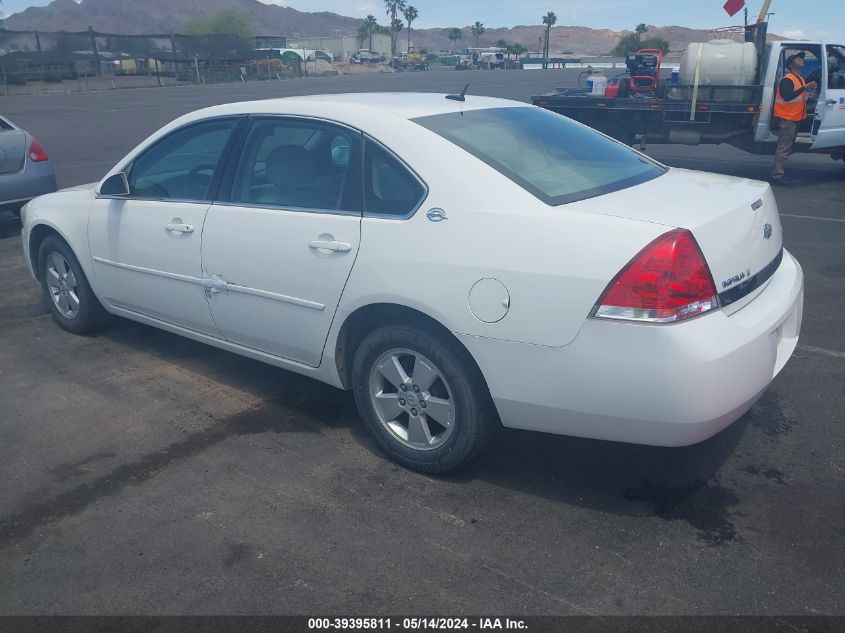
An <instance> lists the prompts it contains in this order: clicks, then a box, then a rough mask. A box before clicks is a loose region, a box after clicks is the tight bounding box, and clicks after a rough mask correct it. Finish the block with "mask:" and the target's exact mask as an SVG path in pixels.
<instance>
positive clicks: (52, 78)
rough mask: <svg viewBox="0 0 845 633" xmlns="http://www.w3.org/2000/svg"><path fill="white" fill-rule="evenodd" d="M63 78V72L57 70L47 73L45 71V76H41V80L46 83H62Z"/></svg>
mask: <svg viewBox="0 0 845 633" xmlns="http://www.w3.org/2000/svg"><path fill="white" fill-rule="evenodd" d="M62 79H63V73H60V72H55V71H50V72H46V73H44V76H43V77H41V80H42V81H43V82H44V83H48V84H60V83H62Z"/></svg>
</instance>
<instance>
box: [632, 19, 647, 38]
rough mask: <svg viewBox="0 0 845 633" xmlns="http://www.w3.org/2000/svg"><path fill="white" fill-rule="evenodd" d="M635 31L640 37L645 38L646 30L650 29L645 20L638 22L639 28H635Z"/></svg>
mask: <svg viewBox="0 0 845 633" xmlns="http://www.w3.org/2000/svg"><path fill="white" fill-rule="evenodd" d="M634 31H635V32H636V34H637V35H638V36H639V38H640V39H643V35H645V33H646V31H648V27H647V26H646V25H645V23H644V22H640V23H639V24H637V28H635V29H634Z"/></svg>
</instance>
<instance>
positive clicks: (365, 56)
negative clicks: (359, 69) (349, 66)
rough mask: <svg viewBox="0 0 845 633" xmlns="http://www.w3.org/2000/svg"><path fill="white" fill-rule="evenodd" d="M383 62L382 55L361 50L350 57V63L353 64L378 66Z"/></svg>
mask: <svg viewBox="0 0 845 633" xmlns="http://www.w3.org/2000/svg"><path fill="white" fill-rule="evenodd" d="M383 61H384V55H382V54H380V53H374V52H372V51H368V50H366V49H361V50H360V51H358V52H356V53H354V54H353V55H352V63H354V64H380V63H382V62H383Z"/></svg>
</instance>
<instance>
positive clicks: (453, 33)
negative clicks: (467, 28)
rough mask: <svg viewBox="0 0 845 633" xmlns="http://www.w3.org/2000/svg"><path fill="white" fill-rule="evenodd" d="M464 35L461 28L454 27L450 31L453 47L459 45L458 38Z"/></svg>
mask: <svg viewBox="0 0 845 633" xmlns="http://www.w3.org/2000/svg"><path fill="white" fill-rule="evenodd" d="M463 36H464V33H463V31H461V29H459V28H453V29H451V30H450V31H449V39H450V40H452V47H453V48H454V47H455V46H457V45H458V40H459V39H461V38H462V37H463Z"/></svg>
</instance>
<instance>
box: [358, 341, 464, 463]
mask: <svg viewBox="0 0 845 633" xmlns="http://www.w3.org/2000/svg"><path fill="white" fill-rule="evenodd" d="M369 385H370V399H371V402H372V405H373V408H374V409H375V411H376V414H377V416H378V419H379V421H380V422H381V424H382V426H384V428H385V429H387V431H388V432H389V433H390V434H391V435H392V436H393V437H394V438H395V439H396V440H398V441H399V442H400V443H401V444H403V445H404V446H407V447H408V448H412V449H414V450H418V451H430V450H434V449H436V448H440V447H441V446H443V444H445V443H446V441H447V440H448V439H449V437H451V435H452V432H453V431H454V429H455V401H454V398H453V397H452V390H451V389H450V387H449V384H448V383H447V382H446V379H445V377H444V376H443V373H442V372H441V371H440V370H439V369H438V368H437V366H436V365H435V364H434V363H433V362H432V361H431V360H430V359H428V358H426V357H425V356H423V355H422V354H420V353H418V352H414V351H411V350H408V349H391V350H388V351H387V352H384V353H383V354H382V355H381V356H379V358H378V360H376V362H375V363H374V365H373V368H372V370H371V371H370V381H369Z"/></svg>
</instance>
